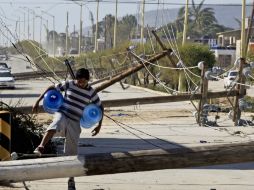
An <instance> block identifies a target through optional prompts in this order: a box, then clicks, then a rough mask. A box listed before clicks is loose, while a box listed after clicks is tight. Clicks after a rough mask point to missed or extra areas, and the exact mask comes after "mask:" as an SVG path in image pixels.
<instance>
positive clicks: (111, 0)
mask: <svg viewBox="0 0 254 190" xmlns="http://www.w3.org/2000/svg"><path fill="white" fill-rule="evenodd" d="M80 2H86V3H88V4H89V3H97V0H90V1H80ZM56 3H57V2H56V1H54V2H50V1H49V2H45V1H40V2H38V1H31V2H27V1H24V2H12V4H29V5H31V4H33V5H39V4H44V5H45V4H56ZM58 3H59V4H66V5H70V4H73V2H72V1H71V0H61V1H58ZM100 3H108V4H115V0H100ZM118 3H119V4H140V1H119V2H118ZM0 4H8V5H10V2H9V1H4V2H0ZM145 4H147V5H175V6H184V5H185V3H171V2H157V1H156V2H155V1H150V2H149V1H146V2H145ZM194 5H199V3H194ZM203 6H220V7H224V6H232V7H238V6H239V7H240V6H242V4H240V3H238V4H237V3H228V4H227V3H217V4H215V3H204V4H203ZM246 6H252V4H251V3H248V4H246Z"/></svg>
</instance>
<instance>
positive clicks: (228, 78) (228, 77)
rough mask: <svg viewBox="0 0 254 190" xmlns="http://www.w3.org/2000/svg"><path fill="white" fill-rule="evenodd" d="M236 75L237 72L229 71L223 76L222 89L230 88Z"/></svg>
mask: <svg viewBox="0 0 254 190" xmlns="http://www.w3.org/2000/svg"><path fill="white" fill-rule="evenodd" d="M237 75H238V71H229V72H227V73H226V74H225V75H224V88H229V87H232V86H233V84H234V81H235V79H236V77H237Z"/></svg>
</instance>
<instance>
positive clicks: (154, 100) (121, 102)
mask: <svg viewBox="0 0 254 190" xmlns="http://www.w3.org/2000/svg"><path fill="white" fill-rule="evenodd" d="M237 94H238V91H236V90H232V91H231V92H230V93H229V92H227V91H220V92H208V93H207V98H211V99H212V98H222V97H231V96H236V95H237ZM201 97H202V95H201V94H183V95H173V96H171V95H170V96H152V97H141V98H129V99H114V100H103V101H102V103H103V106H104V107H120V106H130V105H136V104H140V105H142V104H159V103H167V102H181V101H189V100H190V99H191V100H200V98H201ZM16 109H17V110H20V111H22V112H23V113H30V112H31V111H32V106H23V107H17V108H16ZM38 112H39V113H41V112H44V110H43V107H42V106H40V107H39V109H38Z"/></svg>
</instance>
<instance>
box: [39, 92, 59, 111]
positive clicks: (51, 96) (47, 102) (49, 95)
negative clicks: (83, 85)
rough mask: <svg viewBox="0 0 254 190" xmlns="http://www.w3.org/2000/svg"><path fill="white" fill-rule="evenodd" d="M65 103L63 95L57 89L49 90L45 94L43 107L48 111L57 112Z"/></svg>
mask: <svg viewBox="0 0 254 190" xmlns="http://www.w3.org/2000/svg"><path fill="white" fill-rule="evenodd" d="M62 104H63V95H62V94H61V93H60V92H59V91H57V90H49V91H47V92H46V93H45V94H44V98H43V108H44V110H45V111H46V112H48V113H55V112H57V111H58V109H59V108H60V106H61V105H62Z"/></svg>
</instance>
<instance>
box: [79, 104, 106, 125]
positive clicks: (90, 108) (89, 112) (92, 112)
mask: <svg viewBox="0 0 254 190" xmlns="http://www.w3.org/2000/svg"><path fill="white" fill-rule="evenodd" d="M101 118H102V111H101V108H100V107H99V106H97V105H95V104H89V105H87V106H86V107H85V109H84V111H83V113H82V116H81V119H80V126H81V127H84V128H91V127H93V126H94V125H95V124H96V123H98V122H99V121H100V120H101Z"/></svg>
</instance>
